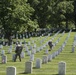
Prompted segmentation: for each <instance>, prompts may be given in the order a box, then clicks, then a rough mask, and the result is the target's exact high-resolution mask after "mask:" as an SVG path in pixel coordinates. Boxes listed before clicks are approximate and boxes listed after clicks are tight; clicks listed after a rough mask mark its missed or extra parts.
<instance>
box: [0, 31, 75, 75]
mask: <svg viewBox="0 0 76 75" xmlns="http://www.w3.org/2000/svg"><path fill="white" fill-rule="evenodd" d="M61 35H62V34H61V33H59V34H58V35H57V36H56V37H55V39H54V40H53V42H56V40H57V39H58V38H60V41H59V43H58V44H57V45H56V46H55V47H54V48H53V50H52V51H49V54H52V53H53V52H55V51H56V50H58V49H59V48H60V46H61V45H62V44H63V42H64V41H65V39H66V37H67V36H68V33H64V35H63V36H61ZM75 35H76V33H75V32H71V33H70V37H69V39H68V41H67V44H66V46H65V47H64V50H63V51H62V52H61V53H60V54H59V55H58V56H57V57H55V58H54V59H52V61H51V62H48V63H47V64H42V67H41V68H40V69H36V68H34V67H35V64H36V59H37V58H40V59H42V57H43V55H47V54H45V50H46V49H49V46H47V47H46V48H44V49H43V50H41V51H40V52H37V53H36V54H35V59H34V61H33V72H32V74H23V72H24V71H25V62H27V61H29V56H27V53H26V52H25V58H22V62H19V59H18V58H17V62H13V61H12V54H14V53H15V52H14V47H13V52H12V53H11V54H8V48H9V47H8V46H4V47H3V49H0V50H5V55H7V64H2V63H1V56H0V75H6V68H7V67H8V66H15V67H16V69H17V75H58V64H59V62H60V61H64V62H66V75H76V48H75V52H74V53H72V45H73V42H74V36H75ZM45 37H46V36H44V37H41V38H40V37H32V40H35V43H36V44H37V46H38V47H39V46H42V45H43V44H45V43H46V42H47V41H48V40H51V38H53V36H50V37H47V38H46V39H45V40H44V42H43V43H42V44H41V43H40V40H42V39H44V38H45ZM24 40H25V41H26V42H28V41H31V40H30V39H24ZM22 41H23V40H22ZM31 45H32V46H33V44H31ZM13 46H14V45H13ZM23 50H24V51H25V49H23ZM0 52H1V51H0Z"/></svg>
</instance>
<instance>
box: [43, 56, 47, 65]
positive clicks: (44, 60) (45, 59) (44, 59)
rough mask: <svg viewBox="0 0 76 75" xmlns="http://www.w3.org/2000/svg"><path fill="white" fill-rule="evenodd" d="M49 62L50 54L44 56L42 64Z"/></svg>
mask: <svg viewBox="0 0 76 75" xmlns="http://www.w3.org/2000/svg"><path fill="white" fill-rule="evenodd" d="M44 63H48V56H43V58H42V64H44Z"/></svg>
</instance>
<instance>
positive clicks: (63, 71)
mask: <svg viewBox="0 0 76 75" xmlns="http://www.w3.org/2000/svg"><path fill="white" fill-rule="evenodd" d="M58 74H59V75H65V74H66V63H65V62H63V61H61V62H59V68H58Z"/></svg>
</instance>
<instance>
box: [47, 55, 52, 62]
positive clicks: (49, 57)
mask: <svg viewBox="0 0 76 75" xmlns="http://www.w3.org/2000/svg"><path fill="white" fill-rule="evenodd" d="M50 61H52V55H51V54H49V55H48V62H50Z"/></svg>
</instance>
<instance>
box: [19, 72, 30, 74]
mask: <svg viewBox="0 0 76 75" xmlns="http://www.w3.org/2000/svg"><path fill="white" fill-rule="evenodd" d="M19 74H29V73H27V72H22V73H19Z"/></svg>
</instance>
